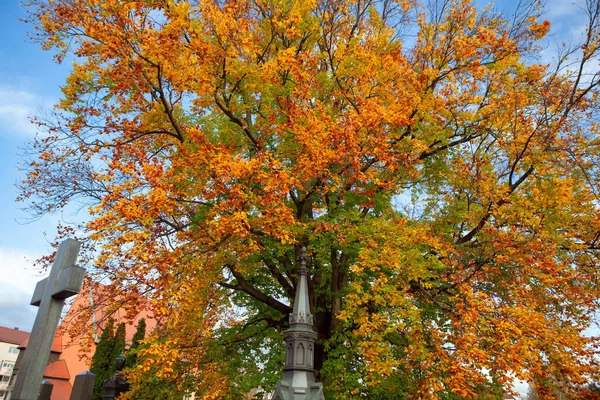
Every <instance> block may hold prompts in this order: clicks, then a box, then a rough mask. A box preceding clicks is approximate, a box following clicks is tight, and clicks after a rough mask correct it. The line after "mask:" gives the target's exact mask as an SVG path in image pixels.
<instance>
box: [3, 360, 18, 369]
mask: <svg viewBox="0 0 600 400" xmlns="http://www.w3.org/2000/svg"><path fill="white" fill-rule="evenodd" d="M14 366H15V363H12V362H8V361H5V362H4V364H2V368H12V367H14Z"/></svg>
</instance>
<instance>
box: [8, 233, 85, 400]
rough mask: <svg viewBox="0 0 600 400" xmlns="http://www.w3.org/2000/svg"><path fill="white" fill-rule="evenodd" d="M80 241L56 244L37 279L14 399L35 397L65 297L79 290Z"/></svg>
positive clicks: (81, 273) (30, 399)
mask: <svg viewBox="0 0 600 400" xmlns="http://www.w3.org/2000/svg"><path fill="white" fill-rule="evenodd" d="M80 246H81V245H80V243H79V242H78V241H76V240H73V239H67V240H65V241H64V242H62V243H61V244H60V245H59V246H58V251H57V252H56V258H55V260H54V264H52V269H51V270H50V276H48V277H47V278H46V279H43V280H41V281H39V282H38V283H37V285H36V287H35V291H34V292H33V297H32V299H31V305H33V306H39V310H38V313H37V315H36V317H35V322H34V324H33V329H32V331H31V335H30V336H29V342H28V344H27V350H26V351H25V354H23V360H22V361H21V367H20V368H19V371H18V375H17V380H16V382H15V387H14V389H13V392H12V397H11V399H13V400H36V399H37V397H38V392H39V390H40V382H42V377H43V376H44V369H45V368H46V364H47V363H48V356H49V355H50V348H51V346H52V341H53V340H54V335H55V334H56V327H57V326H58V321H59V320H60V315H61V313H62V308H63V305H64V304H65V299H66V298H68V297H71V296H73V295H75V294H77V293H79V291H80V290H81V285H82V283H83V276H84V275H85V269H84V268H81V267H78V266H76V265H74V264H75V261H76V260H77V254H78V253H79V247H80Z"/></svg>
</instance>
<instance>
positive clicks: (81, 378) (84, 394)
mask: <svg viewBox="0 0 600 400" xmlns="http://www.w3.org/2000/svg"><path fill="white" fill-rule="evenodd" d="M95 382H96V375H94V374H92V373H91V372H90V371H85V372H82V373H80V374H77V376H75V382H74V383H73V390H71V397H70V398H69V400H91V399H92V395H93V394H94V383H95Z"/></svg>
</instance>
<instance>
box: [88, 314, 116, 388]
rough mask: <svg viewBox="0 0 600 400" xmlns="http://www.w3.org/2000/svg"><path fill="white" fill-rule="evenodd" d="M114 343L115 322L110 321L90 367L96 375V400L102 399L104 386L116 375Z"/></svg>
mask: <svg viewBox="0 0 600 400" xmlns="http://www.w3.org/2000/svg"><path fill="white" fill-rule="evenodd" d="M114 342H115V341H114V322H113V320H109V321H108V324H107V325H106V327H105V328H104V330H103V331H102V335H101V336H100V341H99V342H98V345H97V346H96V351H95V352H94V356H93V357H92V365H91V367H90V372H92V373H93V374H94V375H96V382H95V384H94V395H93V397H92V398H93V399H94V400H101V399H102V394H103V389H102V384H103V383H104V381H105V380H107V379H108V378H110V376H111V375H112V374H113V373H114V370H115V362H114V347H115V346H114Z"/></svg>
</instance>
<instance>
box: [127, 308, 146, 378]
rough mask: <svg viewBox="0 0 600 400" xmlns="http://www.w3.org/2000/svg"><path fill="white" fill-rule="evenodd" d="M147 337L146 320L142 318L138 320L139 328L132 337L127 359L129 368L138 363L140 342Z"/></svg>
mask: <svg viewBox="0 0 600 400" xmlns="http://www.w3.org/2000/svg"><path fill="white" fill-rule="evenodd" d="M145 337H146V320H145V319H144V318H142V319H140V321H139V322H138V326H137V330H136V331H135V334H134V335H133V338H131V346H130V347H129V351H128V352H127V361H126V363H125V365H126V367H127V368H134V367H135V366H136V364H137V352H138V347H139V346H140V342H141V341H142V340H144V338H145Z"/></svg>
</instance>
